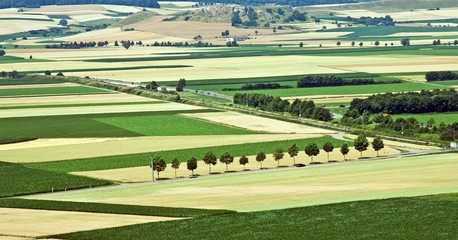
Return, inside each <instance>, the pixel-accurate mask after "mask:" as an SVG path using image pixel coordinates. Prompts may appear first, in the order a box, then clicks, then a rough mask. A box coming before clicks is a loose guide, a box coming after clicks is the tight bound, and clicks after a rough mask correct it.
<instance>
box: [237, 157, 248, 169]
mask: <svg viewBox="0 0 458 240" xmlns="http://www.w3.org/2000/svg"><path fill="white" fill-rule="evenodd" d="M239 163H240V165H243V171H245V165H246V164H247V163H248V158H247V157H246V156H241V157H240V159H239Z"/></svg>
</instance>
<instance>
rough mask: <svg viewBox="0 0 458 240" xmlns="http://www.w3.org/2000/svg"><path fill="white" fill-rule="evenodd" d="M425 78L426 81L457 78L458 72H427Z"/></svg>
mask: <svg viewBox="0 0 458 240" xmlns="http://www.w3.org/2000/svg"><path fill="white" fill-rule="evenodd" d="M425 78H426V81H428V82H434V81H447V80H457V79H458V74H456V73H453V72H451V71H441V72H427V73H426V75H425Z"/></svg>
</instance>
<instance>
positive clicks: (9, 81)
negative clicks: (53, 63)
mask: <svg viewBox="0 0 458 240" xmlns="http://www.w3.org/2000/svg"><path fill="white" fill-rule="evenodd" d="M52 83H64V81H60V80H54V79H52V80H51V79H46V78H30V77H23V78H3V79H0V86H6V85H30V84H52Z"/></svg>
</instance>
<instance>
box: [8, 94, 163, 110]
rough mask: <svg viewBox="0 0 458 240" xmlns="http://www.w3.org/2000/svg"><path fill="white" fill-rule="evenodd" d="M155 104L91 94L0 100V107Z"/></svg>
mask: <svg viewBox="0 0 458 240" xmlns="http://www.w3.org/2000/svg"><path fill="white" fill-rule="evenodd" d="M148 101H151V102H156V101H159V100H157V99H154V98H144V97H139V96H136V95H130V94H126V93H115V94H91V95H70V96H44V97H27V98H17V97H11V98H2V101H1V102H0V107H16V106H21V107H24V106H39V105H71V104H97V103H131V102H148Z"/></svg>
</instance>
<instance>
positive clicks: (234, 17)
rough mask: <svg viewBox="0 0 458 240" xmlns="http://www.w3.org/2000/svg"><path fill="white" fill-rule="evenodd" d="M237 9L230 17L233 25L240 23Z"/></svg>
mask: <svg viewBox="0 0 458 240" xmlns="http://www.w3.org/2000/svg"><path fill="white" fill-rule="evenodd" d="M239 14H240V13H239V11H236V12H234V13H233V16H232V19H231V25H232V26H235V25H237V24H242V19H241V18H240V15H239Z"/></svg>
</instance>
